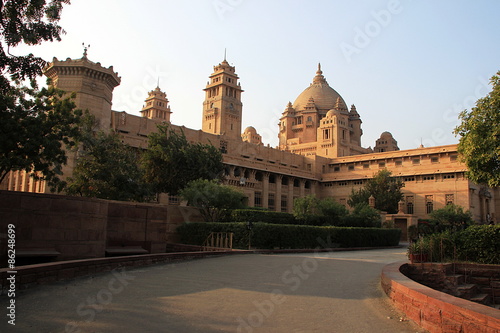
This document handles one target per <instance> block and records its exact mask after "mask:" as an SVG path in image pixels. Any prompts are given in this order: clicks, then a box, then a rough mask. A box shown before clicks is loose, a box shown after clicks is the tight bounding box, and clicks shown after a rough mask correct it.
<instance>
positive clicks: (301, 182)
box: [299, 179, 306, 198]
mask: <svg viewBox="0 0 500 333" xmlns="http://www.w3.org/2000/svg"><path fill="white" fill-rule="evenodd" d="M299 186H300V197H301V198H303V197H305V196H306V181H305V179H300V180H299Z"/></svg>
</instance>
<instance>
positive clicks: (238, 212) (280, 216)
mask: <svg viewBox="0 0 500 333" xmlns="http://www.w3.org/2000/svg"><path fill="white" fill-rule="evenodd" d="M231 217H232V221H234V222H265V223H274V224H296V223H297V222H296V221H295V218H294V217H293V215H292V214H289V213H282V212H273V211H269V210H255V209H235V210H233V212H232V214H231Z"/></svg>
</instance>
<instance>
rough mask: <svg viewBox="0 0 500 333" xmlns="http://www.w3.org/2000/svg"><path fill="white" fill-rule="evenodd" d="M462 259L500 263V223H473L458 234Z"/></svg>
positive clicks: (483, 262) (458, 247)
mask: <svg viewBox="0 0 500 333" xmlns="http://www.w3.org/2000/svg"><path fill="white" fill-rule="evenodd" d="M456 244H457V254H458V257H459V259H460V260H465V261H474V262H477V263H480V264H494V265H500V225H473V226H470V227H468V228H467V229H465V230H462V231H460V232H459V233H458V234H457V241H456Z"/></svg>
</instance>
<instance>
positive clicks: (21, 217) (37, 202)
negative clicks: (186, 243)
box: [0, 191, 201, 267]
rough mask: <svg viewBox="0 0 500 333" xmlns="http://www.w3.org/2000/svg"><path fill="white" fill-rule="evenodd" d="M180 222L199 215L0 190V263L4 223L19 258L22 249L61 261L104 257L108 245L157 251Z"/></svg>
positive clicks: (189, 210)
mask: <svg viewBox="0 0 500 333" xmlns="http://www.w3.org/2000/svg"><path fill="white" fill-rule="evenodd" d="M185 221H201V216H200V215H199V213H198V211H197V210H196V209H194V208H191V207H181V206H167V205H158V204H139V203H128V202H119V201H109V200H100V199H89V198H82V197H71V196H64V195H55V194H37V193H28V192H14V191H0V250H1V253H0V262H1V266H2V267H5V264H6V259H7V232H8V225H9V224H13V225H14V226H15V228H14V229H15V236H16V237H15V239H16V257H18V259H20V258H21V255H22V253H23V252H24V253H26V252H27V251H31V252H33V251H34V252H36V253H38V254H39V255H43V254H46V253H48V252H51V251H52V252H59V253H60V254H59V255H58V256H57V257H55V260H57V261H60V260H72V259H83V258H99V257H104V256H105V251H106V248H107V247H111V246H139V247H142V248H144V249H146V250H148V251H149V253H162V252H165V251H166V243H168V242H176V241H177V240H178V239H177V235H176V233H175V229H176V228H177V226H179V225H180V224H182V223H184V222H185Z"/></svg>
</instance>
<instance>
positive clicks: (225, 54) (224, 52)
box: [224, 48, 227, 61]
mask: <svg viewBox="0 0 500 333" xmlns="http://www.w3.org/2000/svg"><path fill="white" fill-rule="evenodd" d="M224 61H227V60H226V48H224Z"/></svg>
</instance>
